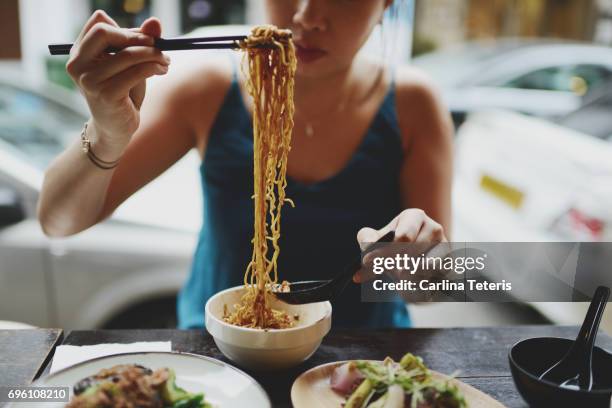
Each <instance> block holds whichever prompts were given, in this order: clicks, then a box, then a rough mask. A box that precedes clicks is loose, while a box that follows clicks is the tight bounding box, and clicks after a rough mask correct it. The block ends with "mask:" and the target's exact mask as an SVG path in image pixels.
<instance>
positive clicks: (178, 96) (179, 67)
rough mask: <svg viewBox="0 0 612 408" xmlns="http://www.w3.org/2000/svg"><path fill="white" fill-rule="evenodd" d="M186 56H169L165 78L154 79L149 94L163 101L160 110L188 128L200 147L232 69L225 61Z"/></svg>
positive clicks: (177, 53) (217, 57) (199, 56)
mask: <svg viewBox="0 0 612 408" xmlns="http://www.w3.org/2000/svg"><path fill="white" fill-rule="evenodd" d="M187 54H189V53H185V54H183V55H180V53H179V52H176V53H174V54H171V55H170V58H172V61H171V63H170V69H169V70H168V74H167V75H165V76H161V77H157V78H155V82H154V83H151V88H152V89H151V91H152V92H151V94H152V95H153V97H152V99H153V98H156V99H158V100H159V101H160V102H161V101H164V102H163V103H164V104H165V105H166V106H165V107H164V108H165V109H166V110H167V111H169V112H173V115H174V117H178V118H180V119H182V120H184V121H185V122H187V123H188V124H189V125H190V126H191V127H192V129H193V131H194V133H195V135H196V136H197V139H198V140H197V141H196V144H197V145H198V146H199V147H202V146H203V140H204V139H206V135H207V133H208V130H209V128H210V126H211V125H212V123H213V121H214V118H215V117H216V115H217V112H218V111H219V108H220V107H221V104H222V102H223V100H224V97H225V94H226V93H227V91H228V89H229V87H230V85H231V82H232V75H233V74H232V72H233V71H232V70H233V69H234V68H233V67H232V61H231V60H230V59H229V58H227V57H223V56H210V57H209V56H207V55H204V54H197V57H198V58H195V57H194V54H193V53H192V54H191V55H187ZM147 93H148V92H147Z"/></svg>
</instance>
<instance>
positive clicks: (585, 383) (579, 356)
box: [540, 286, 610, 391]
mask: <svg viewBox="0 0 612 408" xmlns="http://www.w3.org/2000/svg"><path fill="white" fill-rule="evenodd" d="M609 297H610V288H608V287H605V286H599V287H598V288H597V290H596V291H595V294H594V295H593V300H591V305H590V306H589V310H588V312H587V315H586V317H585V318H584V322H583V323H582V327H581V328H580V332H579V333H578V336H577V337H576V341H575V342H574V344H573V345H572V347H570V349H569V351H568V352H567V353H566V354H565V356H564V357H563V358H562V359H561V360H560V361H558V362H557V363H555V364H554V365H553V366H552V367H550V368H549V369H547V370H546V371H544V373H543V374H542V375H540V379H541V380H546V381H550V382H553V383H556V384H560V385H561V387H565V388H570V389H583V390H587V391H590V390H591V388H593V369H592V357H593V345H594V344H595V338H596V337H597V330H598V328H599V323H600V322H601V316H602V315H603V312H604V310H605V308H606V304H607V302H608V298H609Z"/></svg>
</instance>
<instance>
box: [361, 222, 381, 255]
mask: <svg viewBox="0 0 612 408" xmlns="http://www.w3.org/2000/svg"><path fill="white" fill-rule="evenodd" d="M380 236H381V235H380V233H379V232H378V231H377V230H375V229H374V228H368V227H364V228H362V229H360V230H359V232H357V242H359V246H360V247H361V250H362V251H364V250H365V249H366V248H367V247H368V245H369V244H371V243H372V242H376V241H378V238H379V237H380Z"/></svg>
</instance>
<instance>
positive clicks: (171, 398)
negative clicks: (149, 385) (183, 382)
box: [160, 368, 191, 404]
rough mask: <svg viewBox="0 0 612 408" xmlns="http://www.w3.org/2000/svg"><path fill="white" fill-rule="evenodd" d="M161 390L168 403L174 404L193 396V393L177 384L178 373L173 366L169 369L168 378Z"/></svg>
mask: <svg viewBox="0 0 612 408" xmlns="http://www.w3.org/2000/svg"><path fill="white" fill-rule="evenodd" d="M160 392H161V397H162V399H163V400H164V402H165V403H168V404H174V403H175V402H178V401H180V400H184V399H187V398H189V397H191V394H189V393H188V392H187V391H185V390H184V389H182V388H181V387H179V386H178V385H176V373H175V372H174V370H173V369H171V368H169V369H168V379H167V380H166V383H165V384H164V386H163V387H162V388H161V390H160Z"/></svg>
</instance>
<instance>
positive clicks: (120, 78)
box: [98, 62, 168, 101]
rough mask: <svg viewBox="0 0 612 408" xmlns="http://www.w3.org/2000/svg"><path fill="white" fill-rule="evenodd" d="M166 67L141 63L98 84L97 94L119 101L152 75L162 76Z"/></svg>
mask: <svg viewBox="0 0 612 408" xmlns="http://www.w3.org/2000/svg"><path fill="white" fill-rule="evenodd" d="M166 72H168V66H167V65H162V64H158V63H156V62H143V63H141V64H138V65H134V66H132V67H130V68H128V69H126V70H125V71H123V72H121V73H119V74H117V75H115V76H113V77H111V78H110V79H108V80H106V81H104V82H103V83H102V84H100V86H99V87H98V88H99V93H100V94H101V95H102V96H103V97H104V98H105V99H107V100H109V101H114V100H119V99H121V98H123V97H125V96H127V95H129V92H130V89H132V88H133V87H134V86H136V85H137V84H138V83H139V82H140V81H142V80H143V79H146V78H148V77H151V76H153V75H164V74H165V73H166Z"/></svg>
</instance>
